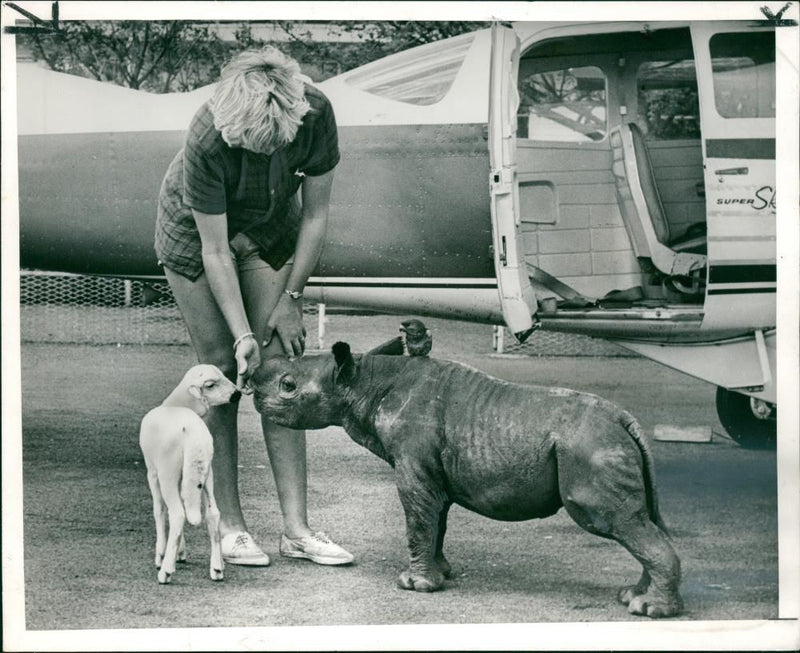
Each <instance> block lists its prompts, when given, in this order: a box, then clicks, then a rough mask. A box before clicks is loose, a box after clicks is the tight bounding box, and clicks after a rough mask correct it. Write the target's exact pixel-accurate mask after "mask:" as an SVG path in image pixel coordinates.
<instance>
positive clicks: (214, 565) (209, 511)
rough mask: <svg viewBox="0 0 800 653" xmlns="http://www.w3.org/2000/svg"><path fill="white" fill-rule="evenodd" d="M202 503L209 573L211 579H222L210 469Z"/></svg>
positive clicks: (220, 547) (220, 546)
mask: <svg viewBox="0 0 800 653" xmlns="http://www.w3.org/2000/svg"><path fill="white" fill-rule="evenodd" d="M203 505H204V507H205V512H206V527H207V528H208V537H209V539H210V540H211V563H210V569H209V575H210V576H211V580H222V579H223V577H224V574H223V569H225V562H224V561H223V559H222V545H221V543H220V536H219V508H217V502H216V500H215V499H214V473H213V472H212V471H211V470H210V469H209V471H208V478H206V483H205V486H204V487H203Z"/></svg>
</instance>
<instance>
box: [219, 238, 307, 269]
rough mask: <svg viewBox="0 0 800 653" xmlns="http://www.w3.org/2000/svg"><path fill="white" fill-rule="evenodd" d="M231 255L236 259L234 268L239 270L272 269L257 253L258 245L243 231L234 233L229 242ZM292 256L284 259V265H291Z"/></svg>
mask: <svg viewBox="0 0 800 653" xmlns="http://www.w3.org/2000/svg"><path fill="white" fill-rule="evenodd" d="M230 248H231V256H232V257H233V260H234V261H236V268H237V269H238V270H239V271H240V272H245V271H248V270H261V269H264V268H269V269H270V270H271V269H272V266H271V265H270V264H269V263H267V262H266V261H265V260H264V259H262V258H261V256H260V255H259V253H258V245H256V244H255V243H254V242H253V241H252V239H251V238H250V237H249V236H248V235H247V234H245V233H241V232H240V233H238V234H236V235H235V236H234V237H233V239H232V240H231V242H230ZM293 260H294V257H292V258H290V259H289V260H288V261H286V263H285V265H291V264H292V262H293Z"/></svg>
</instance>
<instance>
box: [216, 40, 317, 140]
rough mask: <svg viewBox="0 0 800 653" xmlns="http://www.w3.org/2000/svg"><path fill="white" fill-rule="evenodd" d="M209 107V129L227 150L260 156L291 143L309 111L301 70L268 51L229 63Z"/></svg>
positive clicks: (247, 53) (244, 55)
mask: <svg viewBox="0 0 800 653" xmlns="http://www.w3.org/2000/svg"><path fill="white" fill-rule="evenodd" d="M210 107H211V113H212V114H213V116H214V127H215V128H216V129H217V130H219V132H220V133H221V134H222V138H223V139H224V140H225V142H226V143H227V144H228V145H230V146H231V147H243V148H245V149H247V150H250V151H252V152H260V153H264V154H271V153H272V152H274V151H275V150H276V149H278V148H279V147H281V146H283V145H286V144H287V143H290V142H292V141H293V140H294V137H295V136H296V135H297V130H298V128H299V127H300V124H301V123H302V121H303V116H305V115H306V113H308V112H309V111H310V110H311V106H310V105H309V103H308V100H306V97H305V83H304V82H303V79H302V77H301V75H300V64H298V63H297V62H296V61H295V60H294V59H291V58H290V57H287V56H286V55H284V54H283V53H282V52H280V51H279V50H277V49H275V48H273V47H272V46H267V47H265V48H263V49H261V50H246V51H244V52H242V53H240V54H239V55H237V56H236V57H235V58H234V59H233V60H231V61H230V62H229V63H228V64H227V65H226V66H225V67H224V68H223V69H222V76H221V78H220V81H219V83H218V84H217V88H216V89H215V90H214V95H213V97H212V98H211V103H210Z"/></svg>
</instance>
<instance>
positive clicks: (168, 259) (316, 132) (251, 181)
mask: <svg viewBox="0 0 800 653" xmlns="http://www.w3.org/2000/svg"><path fill="white" fill-rule="evenodd" d="M306 99H307V100H308V102H309V104H310V105H311V111H309V112H308V113H307V114H306V115H305V116H304V118H303V123H302V124H301V125H300V128H299V129H298V131H297V136H296V137H295V139H294V140H293V141H292V142H291V143H289V144H288V145H286V146H285V147H283V148H281V149H279V150H278V151H277V152H275V153H273V154H272V155H267V154H257V153H255V152H251V151H249V150H245V149H243V148H231V147H229V146H228V145H227V144H226V143H225V141H224V140H223V139H222V135H221V134H220V132H218V131H217V130H216V129H215V128H214V117H213V115H212V113H211V109H210V108H209V106H208V103H205V104H204V105H203V106H202V107H201V108H200V109H199V110H198V112H197V113H196V114H195V116H194V118H193V119H192V123H191V125H190V126H189V131H188V133H187V136H186V141H185V143H184V147H183V148H182V149H181V150H180V151H179V152H178V153H177V155H176V156H175V158H174V159H173V160H172V163H170V165H169V168H168V169H167V173H166V176H165V177H164V181H163V182H162V184H161V191H160V193H159V197H158V213H157V218H156V234H155V250H156V255H157V256H158V258H159V260H160V262H161V263H162V264H163V265H165V266H166V267H168V268H169V269H171V270H174V271H175V272H178V273H179V274H181V275H183V276H185V277H187V278H189V279H192V280H194V279H197V277H199V276H200V275H201V274H202V273H203V259H202V243H201V241H200V234H199V232H198V231H197V225H196V224H195V221H194V216H193V215H192V209H195V210H197V211H200V212H201V213H209V214H220V213H225V214H226V215H227V218H228V238H229V239H233V237H234V236H235V235H236V234H238V233H241V232H244V233H246V234H247V235H248V236H249V237H250V238H251V239H252V240H253V241H254V242H255V243H256V245H258V249H259V254H260V256H261V258H262V259H264V260H265V261H266V262H267V263H269V265H270V266H271V267H272V268H274V269H276V270H279V269H280V268H281V267H283V265H284V263H286V261H287V260H288V259H289V258H291V256H292V255H293V254H294V250H295V246H296V245H297V236H298V233H299V230H300V217H301V214H302V212H301V209H300V204H299V201H298V200H297V190H298V188H299V187H300V184H301V182H302V177H303V176H304V175H309V176H312V177H313V176H318V175H322V174H325V173H326V172H328V171H330V170H332V169H333V168H334V167H335V166H336V164H337V163H338V162H339V140H338V134H337V131H336V119H335V117H334V115H333V108H332V107H331V104H330V102H329V101H328V98H326V97H325V95H323V93H322V92H321V91H319V90H318V89H315V88H313V87H311V86H307V87H306Z"/></svg>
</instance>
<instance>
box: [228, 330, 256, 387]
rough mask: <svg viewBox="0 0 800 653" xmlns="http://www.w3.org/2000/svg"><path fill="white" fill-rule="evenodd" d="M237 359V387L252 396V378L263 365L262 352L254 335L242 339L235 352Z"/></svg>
mask: <svg viewBox="0 0 800 653" xmlns="http://www.w3.org/2000/svg"><path fill="white" fill-rule="evenodd" d="M233 354H234V356H235V358H236V387H237V388H239V390H240V391H241V392H242V393H243V394H247V395H249V394H252V392H253V389H252V388H251V387H250V385H249V383H250V377H251V376H253V374H254V373H255V371H256V369H257V368H258V366H259V365H261V352H260V350H259V348H258V341H257V340H256V339H255V337H254V336H253V335H249V336H247V337H245V338H242V339H241V340H240V341H239V342H237V343H236V347H235V349H234V352H233Z"/></svg>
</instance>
